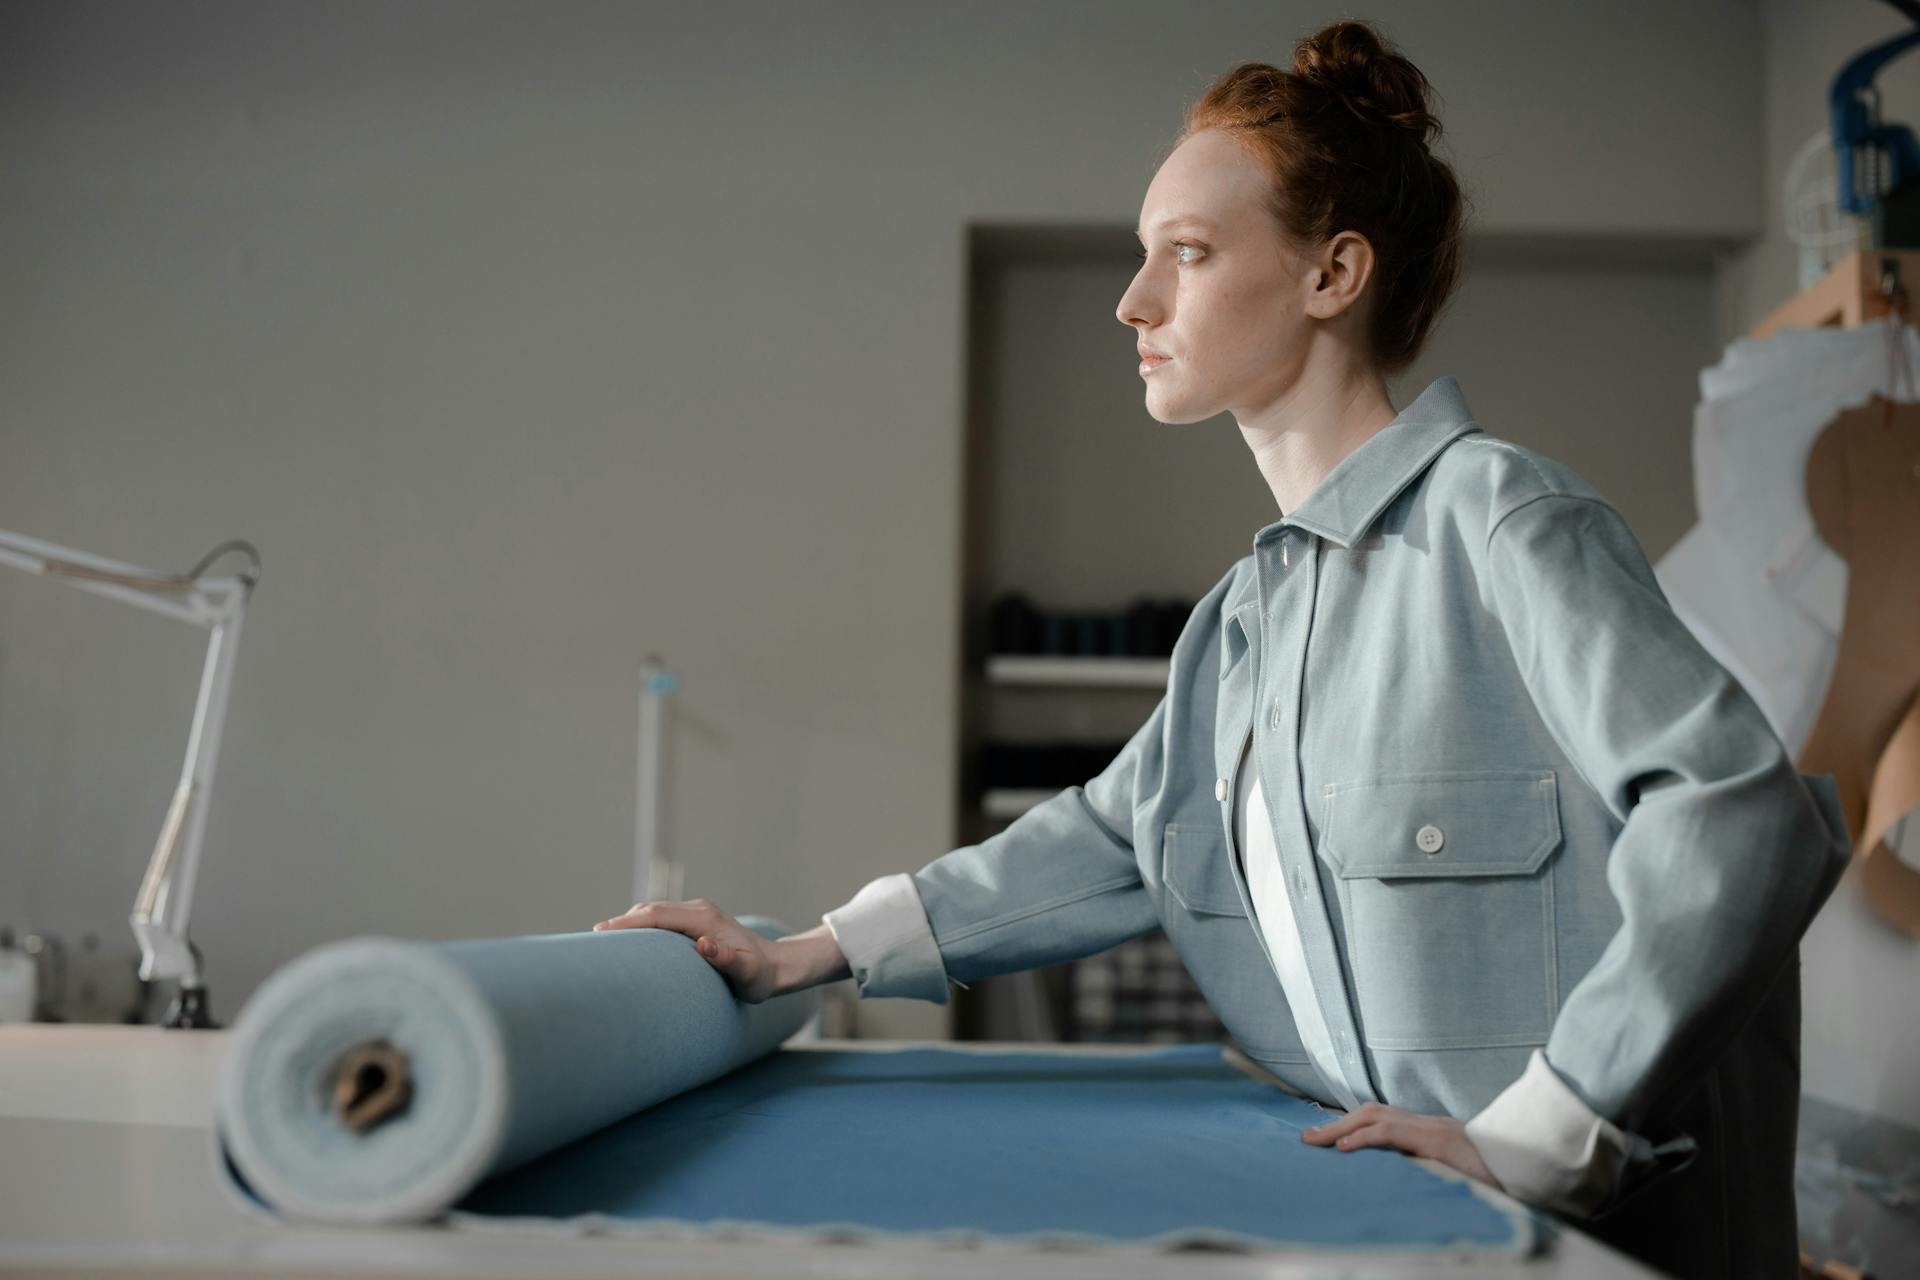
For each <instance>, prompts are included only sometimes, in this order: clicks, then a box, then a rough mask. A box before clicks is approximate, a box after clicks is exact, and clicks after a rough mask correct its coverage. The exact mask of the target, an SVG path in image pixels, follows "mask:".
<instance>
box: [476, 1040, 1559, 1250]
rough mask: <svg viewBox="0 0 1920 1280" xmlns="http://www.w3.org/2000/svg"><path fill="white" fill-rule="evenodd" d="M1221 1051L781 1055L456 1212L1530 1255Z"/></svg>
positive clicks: (1467, 1193) (1506, 1221)
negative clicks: (1307, 1132) (1309, 1131)
mask: <svg viewBox="0 0 1920 1280" xmlns="http://www.w3.org/2000/svg"><path fill="white" fill-rule="evenodd" d="M1327 1118H1328V1117H1327V1114H1326V1113H1325V1112H1322V1111H1319V1110H1317V1109H1316V1108H1314V1107H1313V1106H1311V1105H1310V1104H1308V1103H1305V1102H1302V1101H1300V1100H1298V1099H1296V1098H1293V1097H1291V1096H1289V1095H1287V1094H1285V1093H1283V1092H1282V1091H1280V1090H1279V1089H1277V1088H1275V1087H1273V1086H1272V1085H1270V1084H1267V1083H1264V1082H1262V1081H1258V1080H1255V1079H1253V1078H1251V1077H1250V1076H1248V1075H1246V1074H1244V1073H1242V1072H1241V1071H1239V1070H1237V1069H1235V1068H1234V1067H1233V1066H1232V1065H1231V1064H1230V1063H1228V1062H1227V1061H1225V1060H1224V1059H1223V1058H1222V1057H1221V1054H1220V1050H1219V1048H1218V1047H1217V1046H1214V1045H1183V1046H1178V1047H1173V1048H1168V1049H1164V1050H1159V1051H1150V1052H1143V1053H1139V1054H1129V1055H1125V1056H1117V1055H1105V1054H1062V1053H1039V1052H990V1053H981V1052H968V1051H961V1050H953V1049H938V1048H915V1049H903V1050H867V1051H857V1050H832V1049H804V1050H803V1049H793V1048H789V1049H783V1050H781V1051H779V1052H776V1053H774V1054H772V1055H771V1056H769V1057H766V1058H763V1059H761V1060H759V1061H757V1062H755V1063H752V1064H750V1065H748V1066H745V1067H742V1068H740V1069H738V1070H736V1071H734V1072H732V1073H730V1074H728V1075H724V1076H722V1077H720V1078H719V1079H716V1080H714V1081H711V1082H710V1083H707V1084H705V1085H703V1086H701V1087H699V1088H697V1089H693V1090H691V1091H689V1092H687V1093H684V1094H681V1095H679V1096H677V1097H674V1098H672V1099H670V1100H668V1101H665V1102H662V1103H659V1104H657V1105H655V1106H653V1107H650V1108H648V1109H647V1110H646V1111H644V1112H641V1113H639V1114H637V1115H634V1116H632V1117H631V1118H629V1119H626V1120H623V1121H620V1122H618V1123H615V1124H613V1125H611V1126H609V1127H607V1128H606V1129H603V1130H601V1131H600V1132H598V1133H595V1134H593V1135H591V1136H589V1137H587V1138H584V1139H581V1140H579V1141H577V1142H574V1143H572V1144H570V1145H568V1146H565V1147H562V1148H560V1149H558V1150H556V1151H553V1152H551V1153H549V1154H547V1155H545V1156H543V1157H540V1158H538V1159H536V1160H534V1161H532V1162H531V1163H528V1164H525V1165H522V1166H520V1167H519V1168H517V1169H515V1170H513V1171H511V1172H508V1173H504V1174H501V1175H498V1176H496V1177H493V1178H491V1179H489V1180H488V1181H486V1182H484V1183H482V1184H480V1185H479V1186H478V1187H477V1188H476V1189H475V1190H474V1191H472V1192H471V1193H469V1194H468V1195H467V1196H466V1197H465V1199H464V1200H462V1201H461V1202H460V1203H459V1204H458V1205H457V1206H456V1207H455V1217H456V1219H457V1218H460V1217H487V1218H497V1217H529V1216H536V1217H543V1218H575V1217H581V1216H594V1217H603V1218H607V1219H614V1220H623V1221H629V1222H656V1223H657V1222H662V1221H674V1222H689V1223H698V1224H705V1225H707V1226H709V1227H718V1226H722V1225H725V1226H728V1227H739V1226H747V1227H758V1228H772V1229H775V1230H776V1231H777V1230H779V1229H805V1230H806V1231H807V1232H809V1233H819V1232H827V1231H850V1232H855V1233H895V1234H903V1235H912V1236H934V1237H946V1238H958V1237H966V1238H979V1237H985V1236H990V1237H1016V1238H1026V1239H1030V1240H1039V1239H1047V1240H1059V1241H1061V1242H1068V1241H1088V1242H1101V1243H1118V1242H1131V1243H1153V1244H1158V1245H1182V1244H1214V1245H1221V1246H1228V1247H1236V1246H1238V1247H1254V1248H1258V1247H1263V1246H1284V1245H1294V1246H1301V1245H1308V1246H1366V1247H1371V1248H1382V1249H1390V1248H1434V1247H1443V1246H1462V1245H1464V1246H1470V1247H1473V1248H1476V1249H1481V1250H1495V1251H1524V1250H1526V1249H1527V1248H1529V1247H1530V1246H1531V1244H1532V1243H1533V1239H1534V1236H1533V1231H1532V1226H1531V1219H1530V1218H1529V1216H1528V1215H1526V1214H1524V1213H1512V1212H1509V1211H1507V1210H1504V1209H1502V1208H1500V1207H1498V1206H1495V1205H1494V1204H1492V1203H1490V1202H1488V1201H1486V1200H1484V1199H1482V1198H1481V1197H1480V1196H1479V1195H1477V1194H1476V1193H1475V1192H1474V1190H1473V1189H1472V1188H1471V1187H1470V1186H1469V1185H1468V1184H1466V1183H1464V1182H1459V1181H1450V1180H1447V1179H1444V1178H1442V1177H1439V1176H1437V1175H1435V1174H1434V1173H1431V1172H1429V1171H1428V1170H1426V1169H1423V1168H1421V1167H1420V1166H1418V1165H1416V1164H1414V1163H1412V1162H1411V1161H1409V1160H1407V1159H1405V1158H1404V1157H1402V1156H1400V1155H1397V1154H1394V1153H1391V1152H1386V1151H1379V1150H1362V1151H1355V1152H1341V1151H1337V1150H1332V1149H1328V1148H1320V1147H1309V1146H1307V1145H1306V1144H1304V1143H1302V1142H1301V1141H1300V1136H1299V1135H1300V1130H1301V1129H1302V1128H1304V1127H1306V1126H1309V1125H1313V1124H1317V1123H1321V1122H1322V1121H1324V1120H1325V1119H1327Z"/></svg>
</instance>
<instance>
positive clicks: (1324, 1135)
mask: <svg viewBox="0 0 1920 1280" xmlns="http://www.w3.org/2000/svg"><path fill="white" fill-rule="evenodd" d="M1387 1110H1388V1108H1386V1107H1383V1106H1381V1105H1380V1104H1379V1103H1377V1102H1366V1103H1362V1104H1361V1105H1360V1106H1358V1107H1355V1108H1354V1109H1353V1110H1352V1111H1349V1112H1347V1114H1345V1115H1343V1116H1341V1117H1340V1118H1339V1119H1337V1120H1329V1121H1327V1122H1326V1123H1325V1124H1322V1125H1315V1126H1314V1127H1313V1128H1311V1129H1303V1130H1302V1131H1301V1133H1300V1139H1301V1141H1303V1142H1307V1143H1311V1144H1312V1145H1314V1146H1316V1147H1330V1146H1334V1145H1336V1144H1337V1143H1338V1142H1339V1140H1340V1139H1341V1138H1343V1137H1345V1136H1347V1135H1348V1134H1351V1133H1355V1132H1357V1131H1359V1130H1361V1129H1364V1128H1365V1127H1366V1126H1368V1125H1370V1124H1373V1123H1376V1122H1377V1121H1378V1120H1379V1119H1380V1118H1381V1116H1382V1114H1383V1113H1384V1112H1386V1111H1387Z"/></svg>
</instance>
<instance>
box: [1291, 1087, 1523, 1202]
mask: <svg viewBox="0 0 1920 1280" xmlns="http://www.w3.org/2000/svg"><path fill="white" fill-rule="evenodd" d="M1300 1140H1301V1141H1302V1142H1307V1143H1311V1144H1312V1145H1314V1146H1316V1147H1338V1148H1339V1149H1340V1150H1342V1151H1358V1150H1359V1149H1360V1148H1362V1147H1389V1148H1391V1149H1393V1150H1395V1151H1404V1152H1405V1153H1406V1154H1408V1155H1410V1156H1425V1157H1427V1159H1429V1160H1438V1161H1439V1162H1440V1163H1441V1164H1444V1165H1446V1166H1447V1167H1448V1168H1450V1169H1458V1170H1459V1171H1460V1172H1461V1173H1464V1174H1466V1175H1467V1176H1468V1177H1469V1178H1478V1179H1479V1180H1480V1181H1481V1182H1484V1183H1486V1184H1487V1185H1488V1186H1490V1187H1497V1186H1499V1185H1500V1183H1499V1181H1498V1180H1496V1179H1495V1178H1494V1176H1493V1174H1492V1172H1491V1171H1489V1170H1488V1168H1487V1162H1486V1161H1484V1160H1482V1159H1481V1158H1480V1152H1479V1150H1478V1149H1477V1148H1475V1146H1474V1145H1473V1139H1471V1138H1469V1137H1468V1136H1467V1126H1466V1125H1464V1124H1462V1123H1460V1122H1459V1121H1458V1120H1455V1119H1454V1118H1453V1117H1452V1116H1423V1115H1421V1114H1420V1113H1419V1112H1416V1111H1403V1110H1402V1109H1400V1108H1399V1107H1388V1106H1382V1105H1381V1104H1380V1103H1378V1102H1366V1103H1362V1104H1361V1105H1360V1106H1359V1107H1357V1108H1355V1109H1354V1110H1352V1111H1349V1112H1348V1113H1347V1114H1346V1115H1344V1116H1341V1117H1340V1118H1339V1119H1338V1120H1329V1121H1328V1122H1327V1123H1326V1124H1323V1125H1316V1126H1315V1127H1314V1128H1311V1129H1307V1130H1305V1131H1303V1132H1302V1133H1301V1135H1300Z"/></svg>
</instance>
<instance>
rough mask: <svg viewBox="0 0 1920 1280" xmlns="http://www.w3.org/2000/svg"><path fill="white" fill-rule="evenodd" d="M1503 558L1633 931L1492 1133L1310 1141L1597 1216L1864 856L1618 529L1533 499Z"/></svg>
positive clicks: (1560, 504) (1414, 1122) (1493, 601)
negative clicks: (1391, 1156)
mask: <svg viewBox="0 0 1920 1280" xmlns="http://www.w3.org/2000/svg"><path fill="white" fill-rule="evenodd" d="M1486 557H1487V565H1488V575H1487V582H1488V587H1487V591H1488V597H1489V600H1488V602H1489V604H1490V605H1491V606H1492V607H1493V609H1494V611H1495V612H1496V613H1497V614H1498V616H1499V618H1500V621H1501V624H1502V626H1503V627H1504V628H1505V630H1506V634H1507V637H1508V640H1509V641H1510V643H1511V645H1512V650H1513V655H1514V659H1515V661H1516V662H1517V663H1518V665H1519V669H1520V674H1521V677H1522V679H1523V680H1524V682H1525V684H1526V687H1527V690H1528V692H1529V693H1530V694H1531V696H1532V698H1533V702H1534V705H1535V706H1536V708H1537V709H1538V711H1539V713H1540V715H1541V717H1542V718H1543V719H1544V721H1545V723H1546V726H1547V728H1548V729H1549V731H1550V732H1551V733H1552V734H1553V736H1554V738H1555V740H1556V741H1557V742H1558V743H1559V744H1560V746H1561V749H1562V750H1563V751H1564V752H1565V753H1566V755H1567V757H1568V758H1569V759H1570V760H1571V761H1572V762H1573V764H1574V766H1575V767H1576V768H1577V769H1578V770H1579V772H1580V774H1581V776H1582V777H1584V778H1585V779H1586V781H1587V783H1588V784H1589V785H1590V786H1591V787H1592V788H1593V789H1594V791H1595V792H1596V793H1597V794H1598V795H1599V797H1600V798H1601V800H1602V801H1603V802H1604V803H1605V804H1606V805H1607V806H1608V808H1609V809H1611V810H1612V811H1613V813H1614V814H1615V815H1616V816H1617V817H1619V818H1620V819H1621V821H1622V827H1621V830H1620V833H1619V835H1618V836H1617V838H1616V839H1615V841H1614V844H1613V848H1612V849H1611V851H1610V852H1609V854H1608V858H1607V884H1608V887H1609V888H1610V889H1611V890H1612V892H1613V896H1614V898H1615V900H1616V901H1617V902H1618V904H1619V907H1620V912H1621V916H1622V920H1621V923H1620V926H1619V928H1618V930H1617V931H1616V932H1615V933H1614V935H1613V937H1612V939H1611V940H1610V941H1609V942H1608V944H1607V946H1606V948H1605V949H1604V950H1603V951H1602V953H1601V956H1600V959H1599V960H1598V961H1597V962H1596V963H1595V964H1594V966H1593V968H1592V969H1591V970H1589V971H1588V972H1587V973H1586V974H1585V975H1584V976H1583V977H1582V978H1581V979H1580V980H1579V981H1578V982H1577V983H1575V984H1574V987H1573V989H1572V990H1571V991H1570V992H1568V994H1567V997H1566V1000H1565V1001H1564V1002H1563V1003H1562V1006H1561V1009H1560V1012H1559V1015H1558V1017H1557V1018H1556V1019H1555V1020H1554V1023H1553V1027H1552V1030H1551V1032H1550V1034H1549V1036H1548V1039H1547V1046H1546V1051H1545V1053H1544V1055H1543V1054H1541V1053H1540V1052H1539V1051H1536V1052H1535V1053H1534V1054H1533V1056H1532V1059H1531V1060H1530V1062H1529V1064H1528V1067H1527V1070H1526V1073H1525V1074H1523V1075H1522V1076H1521V1077H1520V1078H1519V1079H1518V1080H1516V1081H1514V1082H1513V1084H1512V1085H1510V1086H1509V1087H1508V1088H1507V1089H1506V1090H1505V1091H1504V1092H1503V1093H1501V1094H1500V1095H1499V1097H1497V1098H1496V1099H1495V1100H1494V1101H1493V1102H1492V1103H1491V1104H1490V1105H1489V1106H1488V1107H1487V1108H1486V1109H1485V1110H1483V1111H1482V1112H1481V1113H1480V1114H1479V1115H1477V1116H1475V1117H1474V1118H1473V1119H1471V1120H1469V1121H1467V1122H1466V1123H1465V1124H1464V1125H1463V1124H1462V1123H1461V1122H1459V1121H1457V1120H1453V1119H1451V1118H1448V1117H1444V1116H1421V1115H1416V1114H1414V1113H1411V1112H1407V1111H1404V1110H1401V1109H1399V1108H1393V1107H1381V1106H1377V1105H1375V1106H1371V1107H1366V1108H1361V1109H1360V1110H1358V1111H1355V1112H1354V1113H1352V1114H1351V1115H1349V1116H1347V1117H1344V1118H1342V1119H1340V1120H1337V1121H1334V1122H1333V1123H1331V1124H1327V1125H1323V1126H1320V1128H1319V1129H1318V1130H1313V1131H1309V1133H1308V1134H1307V1135H1306V1140H1307V1141H1309V1142H1314V1143H1317V1144H1320V1145H1326V1144H1329V1143H1334V1142H1338V1144H1339V1145H1340V1146H1342V1147H1343V1148H1354V1147H1366V1146H1388V1147H1393V1148H1396V1149H1398V1150H1402V1151H1406V1152H1408V1153H1409V1154H1414V1155H1425V1156H1431V1157H1432V1158H1435V1159H1438V1160H1442V1161H1444V1162H1445V1163H1447V1164H1450V1165H1452V1166H1453V1167H1455V1168H1457V1169H1460V1170H1462V1171H1463V1172H1467V1173H1470V1174H1473V1175H1474V1176H1476V1177H1480V1178H1482V1179H1483V1180H1488V1181H1497V1182H1498V1183H1499V1184H1501V1185H1504V1186H1505V1187H1506V1189H1507V1190H1509V1191H1510V1192H1512V1193H1513V1194H1514V1195H1516V1196H1518V1197H1519V1198H1521V1199H1523V1200H1529V1201H1532V1202H1533V1203H1536V1204H1544V1205H1546V1206H1547V1207H1549V1208H1555V1209H1559V1210H1562V1211H1564V1212H1569V1213H1573V1214H1576V1215H1585V1214H1590V1213H1592V1212H1594V1211H1596V1210H1598V1209H1600V1208H1603V1207H1605V1206H1606V1205H1607V1204H1608V1203H1609V1202H1611V1201H1613V1200H1615V1199H1617V1197H1618V1196H1619V1195H1620V1194H1621V1193H1622V1192H1624V1191H1625V1190H1627V1189H1628V1188H1629V1187H1630V1186H1632V1185H1634V1184H1635V1183H1636V1182H1637V1181H1638V1180H1640V1179H1641V1178H1642V1177H1645V1176H1648V1175H1650V1174H1653V1173H1657V1172H1658V1171H1659V1169H1660V1168H1661V1167H1662V1160H1661V1159H1660V1154H1661V1153H1658V1152H1656V1151H1655V1150H1654V1148H1653V1147H1652V1146H1651V1144H1649V1143H1648V1142H1647V1140H1646V1139H1645V1138H1643V1137H1640V1136H1638V1135H1637V1134H1636V1133H1635V1132H1634V1131H1635V1130H1637V1129H1639V1128H1640V1127H1641V1126H1642V1124H1643V1123H1644V1122H1645V1121H1646V1119H1647V1118H1648V1115H1649V1112H1650V1111H1651V1110H1652V1109H1653V1108H1655V1107H1657V1106H1658V1105H1659V1104H1660V1103H1661V1102H1662V1101H1663V1100H1668V1099H1671V1098H1672V1097H1675V1096H1679V1095H1680V1094H1681V1093H1683V1092H1684V1091H1685V1089H1686V1087H1687V1086H1688V1085H1690V1084H1692V1083H1693V1082H1695V1081H1697V1080H1699V1079H1700V1078H1701V1077H1702V1076H1704V1074H1705V1073H1706V1072H1707V1070H1708V1069H1709V1068H1710V1067H1711V1065H1712V1063H1713V1061H1714V1059H1715V1058H1716V1057H1717V1056H1718V1055H1719V1054H1720V1053H1721V1051H1722V1050H1723V1049H1724V1048H1725V1047H1726V1045H1727V1044H1728V1043H1729V1042H1730V1041H1731V1040H1732V1038H1733V1037H1734V1035H1735V1034H1736V1033H1737V1032H1738V1031H1739V1029H1740V1027H1741V1026H1742V1025H1743V1024H1744V1023H1745V1022H1746V1020H1747V1019H1748V1018H1749V1017H1751V1016H1752V1015H1753V1014H1754V1013H1755V1012H1756V1011H1757V1009H1758V1008H1759V1005H1760V1003H1761V1001H1762V1000H1764V999H1765V998H1766V996H1767V994H1768V992H1769V990H1770V988H1771V987H1772V985H1773V983H1774V981H1775V980H1776V979H1777V978H1779V976H1780V975H1781V974H1782V972H1783V971H1784V970H1785V968H1786V966H1787V965H1788V963H1789V962H1790V961H1791V960H1792V958H1793V955H1794V952H1795V949H1796V947H1797V946H1798V944H1799V941H1800V937H1801V935H1802V934H1803V933H1804V932H1805V931H1806V928H1807V926H1808V925H1809V924H1810V923H1811V922H1812V919H1813V916H1814V913H1815V912H1816V911H1818V910H1819V908H1820V905H1821V903H1822V902H1824V901H1825V900H1826V897H1827V895H1828V894H1829V893H1830V892H1832V890H1833V886H1834V884H1835V883H1836V882H1837V881H1838V880H1839V878H1840V875H1841V873H1842V872H1843V871H1844V870H1845V868H1846V864H1847V860H1848V858H1849V857H1850V854H1851V845H1850V837H1849V834H1848V832H1847V828H1846V822H1845V819H1844V818H1843V817H1842V815H1841V812H1840V806H1839V798H1838V794H1837V792H1836V790H1835V787H1834V783H1833V779H1832V778H1831V777H1829V776H1827V775H1817V776H1804V775H1802V774H1801V773H1800V772H1799V771H1798V770H1797V769H1796V768H1795V767H1794V765H1793V762H1792V761H1791V760H1790V759H1789V758H1788V756H1787V754H1786V749H1785V748H1784V747H1783V746H1782V745H1781V743H1780V740H1779V739H1778V738H1777V737H1776V736H1775V735H1774V733H1773V730H1772V728H1771V726H1770V725H1769V724H1768V723H1767V720H1766V718H1765V717H1764V716H1763V715H1762V713H1761V711H1760V709H1759V707H1758V706H1757V705H1756V704H1755V703H1754V701H1753V699H1752V698H1751V697H1750V696H1749V695H1748V694H1747V693H1746V691H1745V690H1744V689H1742V688H1741V687H1740V685H1739V683H1738V682H1737V681H1736V680H1735V679H1734V678H1733V677H1732V676H1731V675H1729V674H1728V673H1727V671H1726V670H1725V669H1724V668H1723V667H1721V666H1720V664H1719V663H1717V662H1715V661H1714V659H1713V658H1712V657H1711V656H1709V655H1708V654H1707V652H1706V650H1705V649H1703V648H1702V647H1701V645H1700V643H1699V641H1697V640H1696V639H1695V638H1694V636H1693V634H1692V632H1690V631H1688V630H1687V628H1686V625H1685V624H1684V623H1682V622H1681V621H1680V620H1679V619H1678V618H1677V617H1676V616H1675V615H1674V613H1673V611H1672V609H1671V608H1670V607H1669V606H1668V604H1667V601H1666V597H1665V596H1664V595H1663V594H1661V592H1660V589H1659V586H1658V584H1657V583H1656V581H1655V579H1654V576H1653V571H1652V569H1651V567H1650V566H1649V565H1648V564H1647V560H1646V556H1645V554H1644V553H1643V552H1642V551H1641V549H1640V544H1639V543H1638V542H1637V541H1635V539H1634V537H1633V534H1632V533H1631V532H1630V531H1629V530H1628V528H1627V525H1626V522H1625V521H1624V520H1623V519H1622V518H1621V516H1620V514H1619V512H1617V511H1615V510H1614V509H1613V508H1612V507H1611V506H1609V505H1608V504H1607V503H1606V502H1604V501H1603V500H1600V499H1598V498H1597V497H1590V496H1585V495H1581V494H1574V493H1564V492H1554V493H1547V494H1541V495H1537V496H1532V497H1529V498H1527V499H1525V500H1523V501H1521V502H1519V503H1517V504H1516V505H1515V506H1513V507H1512V508H1511V509H1509V510H1508V511H1506V512H1504V513H1502V515H1501V516H1500V518H1499V519H1497V520H1496V521H1495V522H1494V524H1493V526H1492V527H1491V529H1490V530H1489V533H1488V539H1487V548H1486ZM1671 1152H1672V1148H1671V1147H1669V1148H1668V1153H1669V1154H1670V1153H1671ZM1489 1171H1490V1172H1491V1174H1492V1175H1493V1176H1492V1177H1488V1173H1489Z"/></svg>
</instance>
